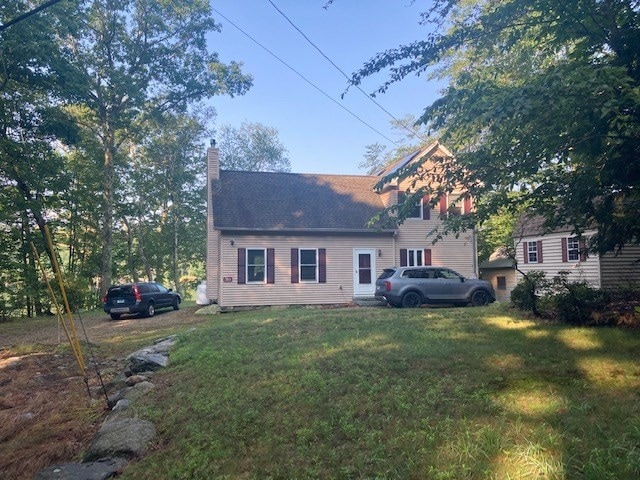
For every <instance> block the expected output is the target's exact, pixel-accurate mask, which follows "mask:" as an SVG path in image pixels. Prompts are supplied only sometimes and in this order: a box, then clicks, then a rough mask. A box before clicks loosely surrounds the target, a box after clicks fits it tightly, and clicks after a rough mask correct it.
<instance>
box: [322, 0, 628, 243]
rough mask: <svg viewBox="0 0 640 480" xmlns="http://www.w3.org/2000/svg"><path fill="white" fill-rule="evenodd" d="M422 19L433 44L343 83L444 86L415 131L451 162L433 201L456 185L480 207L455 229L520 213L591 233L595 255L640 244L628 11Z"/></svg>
mask: <svg viewBox="0 0 640 480" xmlns="http://www.w3.org/2000/svg"><path fill="white" fill-rule="evenodd" d="M329 3H331V2H329ZM422 19H423V22H425V23H426V24H430V25H432V26H433V28H434V30H433V31H432V33H429V34H428V35H427V36H426V38H424V39H421V40H417V41H415V42H413V43H411V44H408V45H405V46H402V47H399V48H396V49H393V50H388V51H386V52H383V53H380V54H378V55H377V56H376V57H375V58H373V59H372V60H370V61H369V62H368V63H366V64H365V65H364V67H363V68H362V69H361V70H360V71H358V72H356V74H354V76H353V79H352V82H353V83H354V84H358V83H360V81H361V80H362V79H363V78H364V77H366V76H369V75H371V74H373V73H376V72H383V71H388V72H389V73H390V78H389V80H388V81H387V82H385V83H384V84H383V85H382V86H381V87H380V89H379V91H380V92H382V91H385V90H386V89H387V88H389V87H390V85H391V84H392V83H393V82H396V81H401V80H402V79H403V78H404V77H406V76H407V75H410V74H423V73H432V74H434V75H436V76H440V77H441V78H444V79H448V81H449V84H448V87H447V88H446V89H445V90H444V91H443V94H442V96H441V98H440V99H438V100H436V101H435V102H434V103H433V104H431V105H429V106H427V108H426V109H425V112H424V115H423V116H422V117H421V118H420V122H421V123H422V124H424V125H425V126H427V127H428V128H430V129H431V130H434V131H436V132H438V133H439V134H440V137H441V139H442V141H443V143H445V144H446V145H447V146H448V147H450V148H451V149H452V150H453V151H455V152H456V157H457V159H456V160H457V161H456V162H451V161H450V159H443V166H444V167H446V175H445V177H444V178H443V179H442V178H440V179H432V180H433V182H432V187H433V188H432V189H433V190H437V187H436V184H437V183H438V181H439V180H445V186H444V188H442V189H440V192H442V191H443V190H446V189H447V188H451V186H452V185H453V184H455V183H462V184H463V185H466V186H467V189H468V192H467V193H468V194H471V195H473V196H475V197H481V198H483V199H484V201H483V202H481V203H480V204H479V205H481V208H479V210H478V212H477V216H473V217H470V218H468V220H469V222H468V223H467V224H461V223H458V225H457V226H456V228H458V229H459V228H464V227H465V226H470V225H471V224H472V223H473V222H475V221H477V220H480V221H482V220H485V219H487V218H489V216H490V215H492V214H493V212H495V211H496V210H497V209H498V208H499V207H505V208H508V209H514V208H515V206H517V205H523V204H526V205H528V206H529V208H530V209H531V210H533V211H535V212H536V213H539V214H542V215H544V216H545V217H546V219H547V227H549V228H551V227H553V226H557V225H559V224H567V223H568V224H569V225H572V226H573V227H574V229H575V231H576V232H577V233H580V232H583V231H584V230H585V229H586V228H589V227H593V226H595V227H597V228H598V235H597V236H595V237H594V238H593V239H592V245H591V246H592V248H593V249H595V250H598V251H600V252H604V251H609V250H611V249H615V248H619V247H621V246H623V245H624V244H626V243H629V242H639V241H640V217H639V216H638V214H637V212H638V211H640V4H639V3H638V1H637V0H617V1H601V0H563V1H557V0H502V1H499V2H495V1H488V0H476V1H465V0H435V1H434V2H433V4H432V5H431V7H430V8H429V9H428V11H426V12H425V13H424V14H423V17H422ZM404 173H405V174H409V173H411V172H404ZM422 173H423V175H425V178H428V177H429V175H428V173H426V172H422ZM429 188H430V187H426V189H427V190H428V189H429ZM513 191H516V192H518V195H512V194H511V193H510V192H513ZM421 193H422V192H417V194H421Z"/></svg>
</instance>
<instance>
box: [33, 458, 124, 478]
mask: <svg viewBox="0 0 640 480" xmlns="http://www.w3.org/2000/svg"><path fill="white" fill-rule="evenodd" d="M126 465H127V460H126V459H124V458H104V459H102V460H98V461H96V462H87V463H65V464H63V465H54V466H52V467H48V468H45V469H44V470H41V471H40V472H38V475H36V480H106V479H107V478H112V477H114V476H116V475H117V474H118V473H120V471H121V470H122V469H124V467H125V466H126Z"/></svg>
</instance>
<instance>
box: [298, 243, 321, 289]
mask: <svg viewBox="0 0 640 480" xmlns="http://www.w3.org/2000/svg"><path fill="white" fill-rule="evenodd" d="M299 252H300V281H301V282H316V281H318V250H316V249H315V248H301V249H300V250H299Z"/></svg>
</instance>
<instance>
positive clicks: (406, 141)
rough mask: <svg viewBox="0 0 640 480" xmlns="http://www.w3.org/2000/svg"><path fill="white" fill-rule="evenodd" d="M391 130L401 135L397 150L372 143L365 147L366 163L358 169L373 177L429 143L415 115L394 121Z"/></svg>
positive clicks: (359, 165)
mask: <svg viewBox="0 0 640 480" xmlns="http://www.w3.org/2000/svg"><path fill="white" fill-rule="evenodd" d="M391 128H392V129H393V130H395V131H396V132H397V133H398V134H399V135H400V140H399V141H398V142H397V143H396V147H395V148H393V149H391V150H388V149H387V147H386V146H384V145H382V144H381V143H372V144H370V145H367V146H366V147H365V153H364V155H363V156H364V161H363V162H361V163H360V164H358V168H362V169H364V170H366V171H367V174H369V175H373V174H374V173H375V172H377V171H379V170H381V169H382V168H384V167H386V166H387V165H390V164H391V163H393V162H395V161H397V160H399V159H400V158H402V157H404V156H405V155H408V154H409V153H411V152H415V151H416V150H418V149H419V148H420V147H421V146H425V145H426V144H428V143H429V139H428V135H427V133H426V132H424V131H423V129H422V128H421V126H420V125H419V124H418V123H416V118H415V117H414V116H413V115H405V116H404V117H403V118H398V119H393V120H392V121H391Z"/></svg>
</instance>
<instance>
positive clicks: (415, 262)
mask: <svg viewBox="0 0 640 480" xmlns="http://www.w3.org/2000/svg"><path fill="white" fill-rule="evenodd" d="M426 265H431V249H430V248H425V249H419V248H413V249H407V248H401V249H400V266H401V267H422V266H426Z"/></svg>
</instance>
